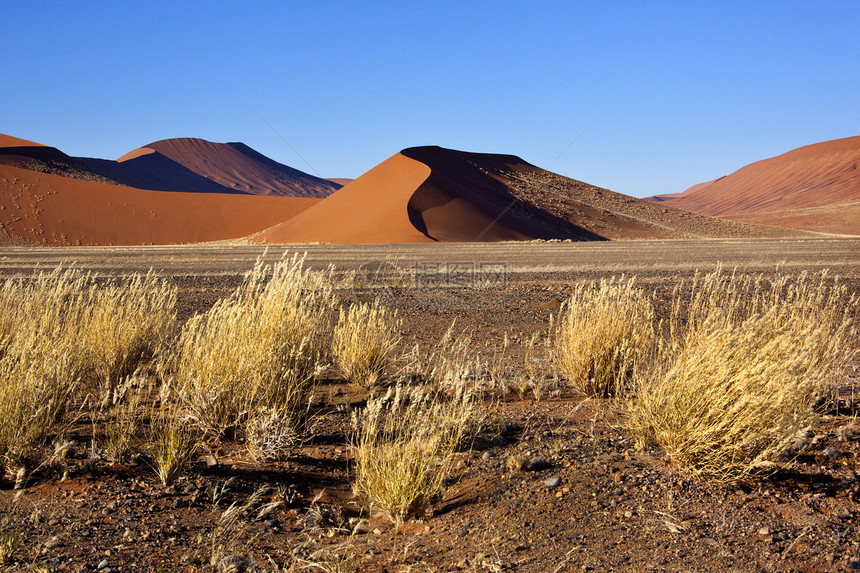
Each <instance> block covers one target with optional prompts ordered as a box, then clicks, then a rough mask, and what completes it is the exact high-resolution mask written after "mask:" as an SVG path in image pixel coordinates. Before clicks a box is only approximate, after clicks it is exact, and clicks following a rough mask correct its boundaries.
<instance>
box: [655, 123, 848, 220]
mask: <svg viewBox="0 0 860 573" xmlns="http://www.w3.org/2000/svg"><path fill="white" fill-rule="evenodd" d="M649 199H651V200H653V201H660V202H661V204H663V205H671V206H674V207H679V208H682V209H687V210H690V211H694V212H696V213H702V214H705V215H716V216H720V217H726V218H731V219H734V220H738V221H748V222H755V223H759V224H768V225H777V226H786V227H790V228H797V229H810V230H815V231H826V232H833V233H847V234H855V235H858V234H860V217H856V213H857V204H858V202H860V136H857V137H848V138H844V139H834V140H832V141H825V142H822V143H816V144H813V145H807V146H805V147H800V148H797V149H794V150H792V151H789V152H787V153H784V154H782V155H779V156H777V157H772V158H770V159H764V160H762V161H758V162H756V163H751V164H750V165H747V166H746V167H743V168H741V169H739V170H738V171H736V172H734V173H732V174H731V175H728V176H726V177H723V178H721V179H718V180H716V181H713V182H710V183H702V184H699V185H694V186H693V187H691V188H690V189H688V190H686V191H685V192H684V193H681V194H672V195H657V196H655V197H651V198H649ZM851 215H855V216H851Z"/></svg>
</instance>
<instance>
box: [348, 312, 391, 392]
mask: <svg viewBox="0 0 860 573" xmlns="http://www.w3.org/2000/svg"><path fill="white" fill-rule="evenodd" d="M399 342H400V321H399V320H398V319H397V311H391V310H386V309H385V307H383V306H380V304H379V301H375V302H374V303H373V304H364V303H358V304H353V305H351V306H350V307H349V308H348V309H344V308H341V309H340V318H339V320H338V323H337V326H336V327H335V329H334V334H333V336H332V351H333V353H334V356H335V358H336V360H337V362H338V364H339V366H340V369H341V371H342V372H343V374H344V376H346V378H347V379H348V380H349V381H351V382H354V383H356V384H358V385H360V386H363V387H365V388H368V389H369V388H372V387H373V386H374V385H376V383H377V382H378V381H379V379H380V378H381V377H382V376H384V375H385V372H386V370H387V369H388V367H389V365H390V364H391V359H392V356H393V354H394V351H395V349H396V348H397V344H398V343H399Z"/></svg>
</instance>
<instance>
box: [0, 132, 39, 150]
mask: <svg viewBox="0 0 860 573" xmlns="http://www.w3.org/2000/svg"><path fill="white" fill-rule="evenodd" d="M0 147H45V146H44V145H42V144H41V143H35V142H33V141H28V140H26V139H21V138H20V137H12V136H11V135H6V134H4V133H0Z"/></svg>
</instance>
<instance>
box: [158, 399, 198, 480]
mask: <svg viewBox="0 0 860 573" xmlns="http://www.w3.org/2000/svg"><path fill="white" fill-rule="evenodd" d="M149 444H150V446H149V447H150V454H151V455H152V469H153V470H155V473H156V474H157V475H158V478H159V479H160V480H161V483H162V484H164V485H166V486H168V485H170V484H172V483H173V482H174V481H176V478H178V477H179V476H181V475H182V472H183V471H184V470H185V465H186V464H187V463H188V462H189V461H190V460H191V458H193V457H194V455H195V454H196V453H197V449H198V448H199V447H200V444H201V436H200V431H199V430H198V428H197V427H196V425H195V424H194V423H193V422H192V421H191V420H189V419H188V418H186V417H183V416H182V412H181V411H180V410H179V408H178V407H177V406H175V405H166V404H165V405H162V407H161V409H160V410H158V411H155V412H153V413H152V416H151V421H150V440H149Z"/></svg>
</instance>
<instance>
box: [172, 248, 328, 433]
mask: <svg viewBox="0 0 860 573" xmlns="http://www.w3.org/2000/svg"><path fill="white" fill-rule="evenodd" d="M269 274H271V275H272V276H271V278H269V277H268V275H269ZM332 301H333V295H332V289H331V283H330V281H329V280H328V277H327V276H326V275H325V274H323V273H320V272H316V271H312V270H309V269H306V268H305V267H304V259H303V258H300V257H298V256H293V257H292V258H290V259H287V258H285V259H284V260H282V261H280V262H279V263H277V264H275V265H274V266H267V265H264V264H263V263H262V262H258V263H257V265H256V266H255V267H254V269H253V270H251V271H250V272H249V273H248V274H247V275H246V277H245V280H244V282H243V283H242V284H241V285H240V286H239V287H238V288H237V289H236V291H235V292H234V293H233V294H232V295H231V296H229V297H227V298H225V299H222V300H220V301H219V302H217V303H216V304H215V305H214V306H213V307H212V308H211V309H210V310H209V311H208V312H206V313H203V314H198V315H196V316H194V317H192V318H191V319H190V320H189V321H188V322H187V323H186V325H185V327H184V328H183V330H182V333H181V334H180V337H179V342H178V345H177V349H176V353H175V356H174V357H173V360H172V361H171V364H170V368H172V369H173V379H174V381H175V383H176V385H177V388H178V391H179V394H180V396H181V399H182V401H183V402H184V403H185V405H186V407H187V408H188V410H189V412H190V414H191V416H192V417H193V418H194V419H195V420H196V421H197V422H198V423H199V425H200V426H201V427H202V428H203V429H204V430H206V431H208V432H211V433H212V434H215V435H218V436H221V435H224V434H226V433H228V432H230V431H233V430H236V429H244V426H245V424H246V422H247V421H248V419H250V418H253V417H254V416H255V415H256V413H257V411H258V410H260V409H264V410H271V409H275V410H277V411H278V412H280V413H281V414H282V415H283V416H284V417H289V418H291V419H292V420H293V422H294V423H295V424H296V425H297V427H301V426H302V423H303V416H304V413H305V412H306V409H307V406H308V402H309V400H310V397H311V395H312V393H313V389H314V372H315V370H316V368H317V364H318V361H319V359H320V357H321V356H322V355H323V354H324V352H325V348H326V343H327V340H326V333H327V330H328V327H327V320H328V318H327V312H328V310H330V309H331V308H332V305H333V302H332Z"/></svg>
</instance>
